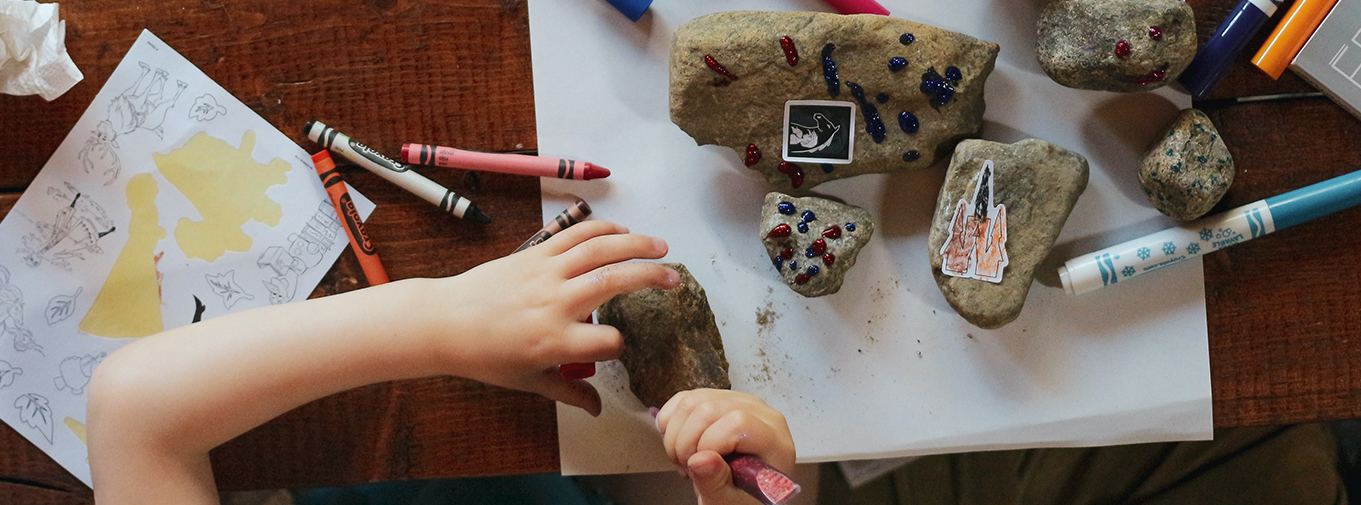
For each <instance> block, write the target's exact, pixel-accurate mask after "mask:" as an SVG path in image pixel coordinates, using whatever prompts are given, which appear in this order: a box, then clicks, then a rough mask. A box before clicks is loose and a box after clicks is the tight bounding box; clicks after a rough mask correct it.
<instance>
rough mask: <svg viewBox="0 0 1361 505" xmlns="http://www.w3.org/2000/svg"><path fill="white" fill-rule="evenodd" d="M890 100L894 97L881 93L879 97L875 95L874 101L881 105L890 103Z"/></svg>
mask: <svg viewBox="0 0 1361 505" xmlns="http://www.w3.org/2000/svg"><path fill="white" fill-rule="evenodd" d="M889 98H893V97H891V96H888V93H879V94H878V95H874V101H876V102H879V103H888V99H889Z"/></svg>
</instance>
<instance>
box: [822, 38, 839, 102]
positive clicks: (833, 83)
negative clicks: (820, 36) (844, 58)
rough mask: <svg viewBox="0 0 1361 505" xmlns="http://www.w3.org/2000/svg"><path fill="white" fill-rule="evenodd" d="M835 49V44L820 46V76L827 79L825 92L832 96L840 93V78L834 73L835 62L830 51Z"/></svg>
mask: <svg viewBox="0 0 1361 505" xmlns="http://www.w3.org/2000/svg"><path fill="white" fill-rule="evenodd" d="M835 50H836V45H835V44H827V45H825V46H823V47H822V78H823V79H824V80H826V81H827V94H828V95H831V96H832V97H833V98H836V96H837V95H840V94H841V79H839V78H838V77H837V74H836V62H835V61H832V51H835Z"/></svg>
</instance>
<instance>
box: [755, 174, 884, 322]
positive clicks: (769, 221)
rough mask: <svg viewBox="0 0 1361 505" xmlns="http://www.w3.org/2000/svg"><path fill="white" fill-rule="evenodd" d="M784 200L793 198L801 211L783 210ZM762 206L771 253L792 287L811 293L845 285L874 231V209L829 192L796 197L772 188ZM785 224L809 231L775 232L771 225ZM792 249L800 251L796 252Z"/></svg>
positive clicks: (764, 237)
mask: <svg viewBox="0 0 1361 505" xmlns="http://www.w3.org/2000/svg"><path fill="white" fill-rule="evenodd" d="M781 203H791V204H793V205H794V207H795V208H796V209H797V212H795V213H794V214H792V215H791V214H785V213H782V212H780V210H779V205H780V204H781ZM761 211H762V213H763V215H764V216H765V219H763V220H762V221H761V223H762V224H761V226H762V228H761V242H762V243H764V244H765V246H766V253H767V254H769V255H770V262H771V265H772V267H773V268H775V270H777V271H778V273H779V274H780V278H781V279H783V280H784V283H785V284H786V285H788V286H789V288H790V289H793V290H794V292H796V293H798V294H801V295H803V296H807V297H810V298H812V297H815V296H822V295H829V294H832V293H835V292H837V291H838V290H840V289H841V284H842V282H843V281H844V280H845V278H846V271H847V270H850V268H851V267H852V266H854V265H855V260H856V257H857V256H859V255H860V249H861V248H863V247H865V244H866V243H867V242H869V240H870V236H872V235H874V221H873V220H872V219H870V215H869V212H866V211H865V209H862V208H860V207H856V206H854V205H847V204H844V203H840V202H835V201H832V200H828V199H826V198H820V197H816V196H809V197H803V198H796V197H792V196H789V195H785V194H781V193H775V192H772V193H769V194H767V195H766V201H765V205H764V206H762V208H761ZM810 223H811V225H810ZM852 223H854V224H852ZM780 225H785V226H789V227H794V226H799V229H800V230H803V229H805V228H804V227H808V228H807V229H808V230H809V231H808V232H807V233H794V234H792V235H789V236H783V235H782V234H774V235H775V236H771V235H772V234H771V233H770V230H772V229H775V228H777V227H779V226H780ZM790 251H796V254H797V256H796V257H795V256H794V255H791V254H790ZM785 255H789V256H790V257H786V256H785ZM794 259H801V260H802V261H793V260H794Z"/></svg>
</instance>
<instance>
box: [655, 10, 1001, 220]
mask: <svg viewBox="0 0 1361 505" xmlns="http://www.w3.org/2000/svg"><path fill="white" fill-rule="evenodd" d="M786 37H787V40H782V39H784V38H786ZM786 48H788V49H792V51H790V52H788V53H787V52H786ZM998 49H999V47H998V46H997V44H994V43H991V42H984V41H981V40H978V39H975V38H973V37H969V36H967V35H964V34H960V33H956V32H951V31H947V30H942V29H939V28H935V27H932V26H928V25H923V24H920V23H914V22H911V21H906V20H902V19H897V18H891V17H888V16H875V15H853V16H841V15H836V14H825V13H813V12H753V11H735V12H723V13H718V14H712V15H709V16H704V17H701V18H698V19H695V20H694V21H691V22H690V23H687V24H686V25H684V26H682V27H680V29H678V30H677V31H676V38H675V43H674V46H673V48H672V52H671V92H670V96H671V98H670V99H671V120H672V121H673V122H674V123H676V125H677V126H679V127H680V128H681V130H684V131H685V132H686V133H688V134H689V135H690V136H691V137H694V139H695V141H696V142H697V143H699V144H701V145H703V144H718V145H723V146H728V147H731V148H733V150H735V151H736V152H737V154H738V158H739V159H742V160H743V161H744V162H746V165H747V166H748V167H750V168H751V169H753V170H756V171H758V172H760V173H761V174H762V175H763V176H764V177H765V179H766V180H767V181H768V182H769V183H770V184H771V185H772V186H774V188H775V189H776V190H778V191H781V192H784V193H794V194H807V191H808V190H809V189H811V188H813V187H814V186H817V185H818V184H821V183H823V182H826V181H830V180H834V179H840V178H844V177H852V176H855V175H860V174H867V173H880V172H895V171H903V170H910V169H915V168H926V167H929V166H931V165H932V164H933V163H934V162H936V161H937V160H938V159H944V158H945V157H948V156H949V153H950V151H951V150H952V149H953V148H954V146H955V144H956V143H958V142H959V140H961V139H963V138H966V137H970V136H976V135H977V133H978V131H979V129H980V128H981V127H982V120H983V109H984V103H983V83H984V81H985V80H987V78H988V75H989V74H990V73H992V69H993V63H994V61H995V60H996V58H997V51H998ZM794 53H797V57H793V55H794ZM706 57H707V59H706ZM709 59H711V60H712V62H713V65H712V66H711V65H710V64H709V63H708V60H709ZM791 62H793V63H794V64H791ZM725 73H726V75H725ZM790 100H828V101H836V102H842V103H843V105H842V106H840V107H838V108H837V110H848V108H847V107H846V106H849V105H854V106H855V112H854V114H851V113H849V112H847V113H846V114H845V116H844V119H843V118H840V117H838V116H837V115H835V114H830V113H828V114H826V115H825V116H824V118H823V119H821V120H819V119H816V118H815V117H814V116H813V115H812V114H813V113H812V112H808V113H806V114H805V115H804V116H803V117H802V119H800V117H799V114H798V112H799V110H795V111H794V112H795V114H793V116H794V117H793V118H791V121H789V123H793V124H792V125H789V130H790V131H789V133H788V134H786V126H787V125H786V121H785V104H786V102H787V101H790ZM904 114H906V115H904ZM829 118H830V119H829ZM851 120H853V121H854V124H853V125H851V124H850V123H849V121H851ZM852 126H853V127H852ZM852 143H853V146H852ZM786 144H788V145H789V146H790V151H791V156H790V158H799V159H814V161H793V160H791V159H785V157H784V155H783V150H784V148H785V146H786ZM846 155H849V156H848V157H849V158H850V160H851V161H850V162H849V163H841V164H838V163H836V161H844V158H845V157H847V156H846ZM825 160H831V162H825Z"/></svg>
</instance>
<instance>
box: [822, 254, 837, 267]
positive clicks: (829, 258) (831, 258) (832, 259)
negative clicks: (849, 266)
mask: <svg viewBox="0 0 1361 505" xmlns="http://www.w3.org/2000/svg"><path fill="white" fill-rule="evenodd" d="M822 263H823V264H825V265H827V266H829V267H830V266H832V263H836V255H835V254H832V253H827V254H824V255H822Z"/></svg>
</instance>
